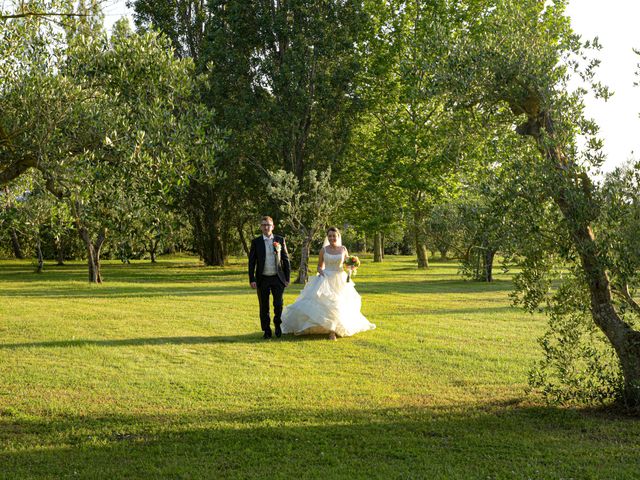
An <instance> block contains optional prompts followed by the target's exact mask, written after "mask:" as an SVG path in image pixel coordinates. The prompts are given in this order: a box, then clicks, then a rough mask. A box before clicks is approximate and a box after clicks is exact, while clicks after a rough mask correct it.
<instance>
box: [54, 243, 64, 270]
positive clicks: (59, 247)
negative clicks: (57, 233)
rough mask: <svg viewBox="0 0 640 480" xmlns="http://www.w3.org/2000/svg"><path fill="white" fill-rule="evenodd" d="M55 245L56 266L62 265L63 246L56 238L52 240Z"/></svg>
mask: <svg viewBox="0 0 640 480" xmlns="http://www.w3.org/2000/svg"><path fill="white" fill-rule="evenodd" d="M54 242H55V245H56V257H57V263H58V265H64V244H63V243H62V239H60V238H56V239H55V240H54Z"/></svg>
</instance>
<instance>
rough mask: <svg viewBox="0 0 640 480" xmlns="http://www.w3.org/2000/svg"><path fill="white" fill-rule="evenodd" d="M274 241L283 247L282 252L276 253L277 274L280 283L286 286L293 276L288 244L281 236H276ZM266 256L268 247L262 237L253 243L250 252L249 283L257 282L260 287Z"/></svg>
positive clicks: (255, 239)
mask: <svg viewBox="0 0 640 480" xmlns="http://www.w3.org/2000/svg"><path fill="white" fill-rule="evenodd" d="M273 241H274V242H279V243H280V245H281V246H282V248H281V249H280V252H279V253H276V273H277V275H278V278H279V279H280V281H281V282H282V283H283V284H284V283H287V282H289V278H290V275H291V265H290V264H289V252H287V244H286V243H285V241H284V237H281V236H280V235H274V236H273ZM266 254H267V252H266V246H265V244H264V238H262V235H260V236H259V237H257V238H254V239H253V240H252V241H251V250H250V251H249V282H256V283H257V284H258V285H260V283H261V281H262V271H263V270H264V262H265V259H266Z"/></svg>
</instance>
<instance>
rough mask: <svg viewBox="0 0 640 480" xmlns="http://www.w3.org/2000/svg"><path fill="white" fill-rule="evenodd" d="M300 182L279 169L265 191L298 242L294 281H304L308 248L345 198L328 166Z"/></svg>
mask: <svg viewBox="0 0 640 480" xmlns="http://www.w3.org/2000/svg"><path fill="white" fill-rule="evenodd" d="M304 180H305V181H304V183H303V184H300V183H299V182H298V178H297V177H296V176H295V175H294V174H293V173H291V172H287V171H285V170H279V171H276V172H271V183H270V185H269V187H268V191H269V195H270V196H271V197H273V198H274V199H277V201H278V203H279V205H280V213H281V214H282V222H283V223H284V224H285V225H288V226H289V227H290V228H291V229H292V230H293V231H294V232H295V235H296V237H297V240H298V241H299V243H301V244H302V247H301V253H300V267H299V268H298V278H297V279H296V281H295V283H302V284H305V283H307V279H308V269H309V250H310V247H311V243H312V242H313V241H314V240H317V239H318V238H319V237H320V236H321V234H322V233H324V229H325V228H326V227H327V225H328V223H329V220H330V219H331V217H332V216H333V215H335V214H336V213H337V211H338V209H339V208H340V207H341V206H342V205H343V204H344V202H346V201H347V199H348V197H349V193H350V192H349V190H348V189H346V188H340V187H337V186H336V185H335V184H334V182H332V179H331V170H330V169H329V170H327V171H325V172H320V173H317V172H316V171H315V170H310V171H309V172H308V173H307V174H306V176H305V179H304Z"/></svg>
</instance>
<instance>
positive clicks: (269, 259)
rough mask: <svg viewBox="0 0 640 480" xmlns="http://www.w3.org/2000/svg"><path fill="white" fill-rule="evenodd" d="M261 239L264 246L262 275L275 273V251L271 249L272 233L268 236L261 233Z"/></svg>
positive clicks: (276, 272)
mask: <svg viewBox="0 0 640 480" xmlns="http://www.w3.org/2000/svg"><path fill="white" fill-rule="evenodd" d="M262 239H263V240H264V248H265V256H264V269H263V270H262V275H269V276H270V275H277V274H278V271H277V269H276V252H274V251H273V235H271V236H270V237H265V236H264V235H262Z"/></svg>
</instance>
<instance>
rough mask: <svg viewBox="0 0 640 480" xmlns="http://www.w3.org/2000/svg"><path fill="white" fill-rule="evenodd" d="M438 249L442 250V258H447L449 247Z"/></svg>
mask: <svg viewBox="0 0 640 480" xmlns="http://www.w3.org/2000/svg"><path fill="white" fill-rule="evenodd" d="M438 251H439V252H440V258H441V259H442V260H446V259H447V251H448V250H447V249H446V248H439V249H438Z"/></svg>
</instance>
